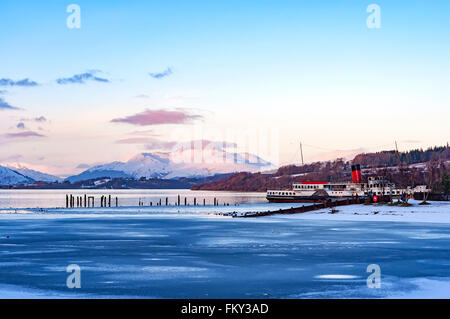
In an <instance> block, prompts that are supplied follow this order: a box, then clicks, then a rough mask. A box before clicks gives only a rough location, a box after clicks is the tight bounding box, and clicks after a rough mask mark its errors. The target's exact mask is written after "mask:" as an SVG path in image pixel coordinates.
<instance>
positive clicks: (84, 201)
mask: <svg viewBox="0 0 450 319" xmlns="http://www.w3.org/2000/svg"><path fill="white" fill-rule="evenodd" d="M111 204H112V197H111V195H109V196H105V195H102V196H101V197H100V207H111ZM115 205H116V207H118V206H119V199H118V197H117V196H116V197H115ZM73 207H95V198H94V196H87V195H86V194H84V195H81V196H73V195H72V194H66V208H73Z"/></svg>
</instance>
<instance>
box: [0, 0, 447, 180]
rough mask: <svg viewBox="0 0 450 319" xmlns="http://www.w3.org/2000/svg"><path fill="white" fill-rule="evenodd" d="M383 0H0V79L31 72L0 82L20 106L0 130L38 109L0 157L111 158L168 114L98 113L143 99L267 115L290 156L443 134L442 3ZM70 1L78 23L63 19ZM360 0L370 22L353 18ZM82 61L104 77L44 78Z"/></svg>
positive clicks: (64, 170)
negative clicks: (143, 123)
mask: <svg viewBox="0 0 450 319" xmlns="http://www.w3.org/2000/svg"><path fill="white" fill-rule="evenodd" d="M393 2H394V1H242V0H241V1H129V0H128V1H76V0H73V1H59V0H55V1H39V2H38V1H24V0H14V1H10V0H2V1H1V4H0V30H1V32H0V48H1V50H0V79H2V78H3V79H12V80H21V79H24V78H29V79H30V80H33V81H36V82H38V83H39V84H40V85H39V86H36V87H19V86H14V87H4V86H3V87H0V91H6V92H4V93H2V94H0V98H1V99H3V101H5V102H6V103H8V104H9V105H12V106H16V107H18V108H21V110H2V111H0V116H1V120H0V124H1V132H0V134H3V136H4V134H8V133H19V132H20V130H19V129H18V128H16V124H18V123H19V122H20V121H21V119H23V118H33V117H38V116H45V117H46V118H47V119H48V121H47V122H46V123H44V124H43V123H39V124H37V123H34V122H32V121H28V125H27V123H25V124H26V125H27V128H28V129H29V130H31V131H36V132H40V134H42V135H45V137H44V138H28V139H25V138H23V139H14V140H11V139H6V138H3V139H0V148H1V150H2V152H1V158H0V162H7V161H11V159H13V158H14V159H17V160H18V161H21V162H25V163H29V164H30V165H34V166H35V167H44V166H45V167H46V168H47V169H48V170H49V171H52V172H55V173H59V174H69V173H71V172H73V168H74V167H75V166H76V165H77V164H80V163H82V162H88V164H91V163H97V162H104V161H111V160H124V159H126V158H127V157H130V156H132V155H133V154H135V153H138V152H141V151H143V150H144V149H143V145H139V144H132V145H117V144H116V143H115V141H117V140H119V139H121V138H124V137H126V136H127V134H129V133H130V132H132V131H135V130H136V129H141V130H143V129H152V130H153V131H155V132H157V133H158V135H160V136H159V138H160V139H163V140H164V139H165V140H169V139H170V138H173V136H170V131H171V130H172V127H173V126H174V125H162V126H161V125H158V126H149V127H133V126H127V125H118V124H113V123H110V120H111V119H113V118H118V117H120V118H123V117H126V116H131V115H133V114H136V113H140V112H143V111H144V110H146V109H150V110H159V109H165V110H175V109H183V110H188V111H189V112H191V113H196V114H201V115H202V116H203V121H201V123H197V124H201V125H205V126H208V127H209V129H208V130H206V131H208V132H210V131H211V129H210V127H220V128H224V129H226V128H228V127H230V126H232V127H238V128H239V127H254V128H257V127H267V126H272V127H275V128H276V129H278V130H279V133H280V136H281V141H280V162H281V163H282V164H283V163H288V162H292V161H294V160H298V158H296V156H295V153H296V145H297V144H298V141H299V140H300V139H301V140H303V141H304V143H305V144H308V145H314V146H318V147H322V148H323V149H322V150H320V149H319V148H316V149H313V148H311V149H309V150H308V149H307V150H306V153H307V160H309V161H311V160H317V159H320V158H325V157H327V156H328V157H329V156H331V154H332V155H333V156H334V155H335V154H337V155H338V154H339V153H341V154H342V155H347V154H351V153H352V152H354V150H359V149H362V148H364V149H367V150H378V149H379V148H380V147H381V146H385V145H392V144H393V141H394V140H398V141H400V146H401V147H402V148H403V149H407V148H412V147H422V146H429V145H434V144H443V143H446V142H447V141H448V137H449V134H448V132H449V130H448V128H447V122H448V118H449V115H450V114H449V101H450V93H449V92H450V87H449V86H450V79H449V77H450V59H449V58H448V57H449V56H450V41H449V40H450V19H449V12H450V3H449V2H448V1H395V3H393ZM71 3H75V4H78V5H79V6H80V7H81V24H82V25H81V29H69V28H67V26H66V18H67V17H68V15H69V14H68V13H66V7H67V6H68V5H69V4H71ZM371 3H376V4H378V5H379V6H380V8H381V28H380V29H369V28H367V26H366V19H367V16H368V13H367V12H366V8H367V6H368V5H369V4H371ZM168 68H170V69H171V70H172V74H170V75H169V76H167V77H164V78H162V79H154V78H152V77H150V76H149V73H158V72H163V71H165V70H167V69H168ZM90 70H99V71H100V72H97V73H95V75H96V76H98V77H100V78H105V79H108V80H109V81H110V83H102V82H96V81H88V82H86V84H73V85H60V84H57V83H56V79H58V78H69V77H72V76H73V75H76V74H82V73H86V72H88V71H90ZM144 94H145V95H146V96H147V97H146V98H142V97H141V98H138V97H136V96H139V95H144ZM182 127H183V128H185V129H186V130H192V124H188V125H184V126H183V125H182ZM179 128H180V125H178V126H177V129H179ZM208 134H209V133H207V134H206V135H208ZM188 135H189V133H187V134H186V136H188ZM205 138H209V136H205ZM401 141H403V143H402V142H401ZM103 147H106V148H107V149H108V150H109V151H108V152H99V151H98V150H99V149H100V148H103ZM386 147H387V146H385V147H384V148H386ZM75 150H77V152H75ZM325 150H326V151H325ZM336 151H337V152H336ZM44 161H45V163H44Z"/></svg>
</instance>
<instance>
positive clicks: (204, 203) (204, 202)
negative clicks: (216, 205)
mask: <svg viewBox="0 0 450 319" xmlns="http://www.w3.org/2000/svg"><path fill="white" fill-rule="evenodd" d="M203 206H206V199H204V198H203Z"/></svg>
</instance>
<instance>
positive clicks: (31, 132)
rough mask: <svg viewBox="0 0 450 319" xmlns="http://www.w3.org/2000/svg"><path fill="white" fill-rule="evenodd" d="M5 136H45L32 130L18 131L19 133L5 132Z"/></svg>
mask: <svg viewBox="0 0 450 319" xmlns="http://www.w3.org/2000/svg"><path fill="white" fill-rule="evenodd" d="M4 136H5V137H7V138H21V137H45V135H42V134H39V133H36V132H33V131H26V132H19V133H7V134H5V135H4Z"/></svg>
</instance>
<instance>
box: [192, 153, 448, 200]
mask: <svg viewBox="0 0 450 319" xmlns="http://www.w3.org/2000/svg"><path fill="white" fill-rule="evenodd" d="M402 158H403V159H404V161H402V160H401V159H402ZM352 163H360V164H361V166H362V167H363V170H362V173H363V179H365V180H367V177H369V176H373V175H384V176H386V177H387V178H388V179H390V180H391V181H393V182H395V183H396V184H397V185H399V186H407V185H418V184H430V181H431V184H432V185H433V186H434V187H436V188H439V182H440V179H441V177H442V175H443V174H444V172H446V171H448V169H449V166H450V148H449V147H448V146H445V147H434V148H429V149H427V150H413V151H409V152H400V153H397V152H395V151H384V152H378V153H367V154H359V155H357V156H355V158H354V159H353V160H352V161H345V160H344V159H336V160H334V161H328V162H315V163H311V164H306V165H304V166H297V165H288V166H283V167H280V168H279V169H278V170H277V171H276V172H275V173H272V174H262V173H247V172H241V173H237V174H234V175H232V176H230V177H228V178H226V179H223V180H220V181H214V182H211V183H206V184H201V185H195V186H193V187H192V188H191V189H192V190H225V191H254V192H265V191H266V190H268V189H288V188H290V187H291V185H292V184H293V183H298V182H302V181H329V182H334V181H336V182H337V181H351V164H352Z"/></svg>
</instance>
